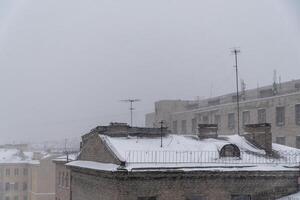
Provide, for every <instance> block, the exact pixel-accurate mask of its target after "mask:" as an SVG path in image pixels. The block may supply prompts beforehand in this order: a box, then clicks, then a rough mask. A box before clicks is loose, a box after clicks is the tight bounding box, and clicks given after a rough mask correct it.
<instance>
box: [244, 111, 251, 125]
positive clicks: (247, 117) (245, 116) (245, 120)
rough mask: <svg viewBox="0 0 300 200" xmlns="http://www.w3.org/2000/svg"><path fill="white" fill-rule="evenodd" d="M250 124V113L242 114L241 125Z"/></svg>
mask: <svg viewBox="0 0 300 200" xmlns="http://www.w3.org/2000/svg"><path fill="white" fill-rule="evenodd" d="M249 123H250V111H244V112H243V125H245V124H249Z"/></svg>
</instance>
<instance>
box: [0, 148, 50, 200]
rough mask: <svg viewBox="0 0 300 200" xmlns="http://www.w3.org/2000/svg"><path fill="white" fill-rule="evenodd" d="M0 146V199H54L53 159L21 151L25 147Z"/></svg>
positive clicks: (37, 153) (47, 155)
mask: <svg viewBox="0 0 300 200" xmlns="http://www.w3.org/2000/svg"><path fill="white" fill-rule="evenodd" d="M1 147H2V148H0V200H54V199H55V190H54V184H55V168H54V166H55V165H54V163H52V159H53V156H51V155H49V154H46V153H41V152H30V151H23V150H24V149H27V147H26V145H2V146H1ZM16 148H20V149H16Z"/></svg>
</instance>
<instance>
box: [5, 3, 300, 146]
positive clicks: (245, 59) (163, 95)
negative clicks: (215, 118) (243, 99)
mask: <svg viewBox="0 0 300 200" xmlns="http://www.w3.org/2000/svg"><path fill="white" fill-rule="evenodd" d="M299 10H300V4H299V2H298V1H296V0H285V1H282V0H248V1H238V0H205V1H204V0H201V1H199V0H188V1H179V0H165V1H162V0H152V1H143V0H142V1H141V0H127V1H120V0H116V1H110V0H100V1H96V0H85V1H83V0H81V1H80V0H72V1H71V0H43V1H40V0H26V1H25V0H14V1H11V0H1V1H0V92H1V95H0V97H1V98H0V136H1V141H0V143H5V142H13V141H14V142H27V141H38V140H47V139H58V138H67V137H78V136H80V135H82V134H84V133H86V132H87V131H89V130H90V129H91V128H93V127H95V126H96V125H106V124H107V123H109V122H111V121H120V122H123V121H124V122H129V120H130V115H129V110H128V108H129V105H128V104H126V103H123V102H120V100H121V99H128V98H139V99H141V100H142V101H141V102H139V103H137V104H135V108H136V111H135V112H134V124H135V125H140V126H143V125H144V115H145V113H148V112H152V111H153V110H154V105H153V104H154V102H155V101H157V100H160V99H195V98H196V97H197V96H199V97H201V98H204V97H210V96H216V95H221V94H225V93H228V92H233V91H234V90H235V79H234V78H235V76H234V68H233V64H234V62H233V61H234V59H233V57H232V55H231V54H230V49H231V48H232V47H240V49H241V51H242V53H241V54H240V57H239V66H240V78H242V79H244V80H245V82H246V85H247V88H248V89H249V88H255V87H257V84H259V85H260V86H263V85H266V84H271V83H272V78H273V70H274V69H276V70H277V73H278V74H279V75H280V76H281V78H282V81H287V80H290V79H298V78H300V67H299V66H300V57H299V54H300V45H299V44H300V27H299V20H300V17H299V15H298V14H297V13H299Z"/></svg>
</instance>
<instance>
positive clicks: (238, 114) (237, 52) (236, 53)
mask: <svg viewBox="0 0 300 200" xmlns="http://www.w3.org/2000/svg"><path fill="white" fill-rule="evenodd" d="M240 52H241V51H240V50H239V49H238V48H234V49H233V50H232V51H231V53H232V54H234V58H235V66H234V67H235V79H236V104H237V122H238V123H237V129H238V135H240V98H239V74H238V60H237V55H238V54H239V53H240Z"/></svg>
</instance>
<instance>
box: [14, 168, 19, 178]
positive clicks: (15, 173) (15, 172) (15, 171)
mask: <svg viewBox="0 0 300 200" xmlns="http://www.w3.org/2000/svg"><path fill="white" fill-rule="evenodd" d="M14 175H15V176H19V169H18V168H15V169H14Z"/></svg>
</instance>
